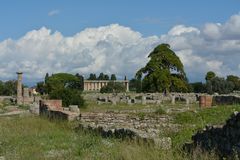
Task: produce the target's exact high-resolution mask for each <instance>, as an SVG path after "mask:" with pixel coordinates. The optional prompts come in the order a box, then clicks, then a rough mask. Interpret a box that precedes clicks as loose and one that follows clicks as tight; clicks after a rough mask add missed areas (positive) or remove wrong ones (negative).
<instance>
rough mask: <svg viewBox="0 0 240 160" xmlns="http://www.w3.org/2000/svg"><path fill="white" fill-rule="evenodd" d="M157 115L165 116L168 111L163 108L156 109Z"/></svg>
mask: <svg viewBox="0 0 240 160" xmlns="http://www.w3.org/2000/svg"><path fill="white" fill-rule="evenodd" d="M155 114H157V115H163V114H166V111H165V110H164V109H163V108H162V107H159V108H158V109H156V111H155Z"/></svg>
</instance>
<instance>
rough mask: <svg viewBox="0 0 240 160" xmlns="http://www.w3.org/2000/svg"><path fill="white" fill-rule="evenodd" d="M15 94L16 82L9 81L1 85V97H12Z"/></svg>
mask: <svg viewBox="0 0 240 160" xmlns="http://www.w3.org/2000/svg"><path fill="white" fill-rule="evenodd" d="M16 94H17V81H16V80H9V81H6V82H5V83H4V85H3V91H2V95H5V96H12V95H16Z"/></svg>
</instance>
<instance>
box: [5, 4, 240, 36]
mask: <svg viewBox="0 0 240 160" xmlns="http://www.w3.org/2000/svg"><path fill="white" fill-rule="evenodd" d="M239 10H240V0H201V1H194V0H168V1H166V0H164V1H162V0H131V1H130V0H119V1H117V0H69V1H67V0H65V1H64V0H41V1H33V0H21V1H19V0H2V1H1V5H0V24H1V25H0V40H3V39H6V38H19V37H20V36H22V35H24V34H25V33H26V32H28V31H30V30H33V29H38V28H41V27H42V26H45V27H47V28H50V29H52V30H58V31H60V32H61V33H62V34H63V35H65V36H70V35H73V34H75V33H77V32H79V31H80V30H83V29H84V28H87V27H98V26H103V25H108V24H112V23H118V24H121V25H123V26H128V27H131V28H132V29H134V30H136V31H139V32H140V33H142V34H143V35H144V36H150V35H160V34H163V33H165V32H167V31H168V30H169V29H170V28H171V27H173V26H174V25H177V24H185V25H191V26H199V27H201V26H202V25H203V24H204V23H206V22H224V21H225V20H226V19H227V18H228V17H230V16H231V15H233V14H236V13H238V12H239ZM51 11H58V13H57V14H56V15H53V16H48V13H49V12H51Z"/></svg>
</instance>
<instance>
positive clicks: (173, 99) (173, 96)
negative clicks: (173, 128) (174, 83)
mask: <svg viewBox="0 0 240 160" xmlns="http://www.w3.org/2000/svg"><path fill="white" fill-rule="evenodd" d="M171 98H172V101H171V103H172V104H175V95H172V96H171Z"/></svg>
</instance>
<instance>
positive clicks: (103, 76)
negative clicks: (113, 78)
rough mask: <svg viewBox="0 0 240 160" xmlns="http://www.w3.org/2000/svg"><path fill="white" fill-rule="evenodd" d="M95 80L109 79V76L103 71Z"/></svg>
mask: <svg viewBox="0 0 240 160" xmlns="http://www.w3.org/2000/svg"><path fill="white" fill-rule="evenodd" d="M97 80H109V76H108V75H107V74H104V73H100V74H99V76H98V78H97Z"/></svg>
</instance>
